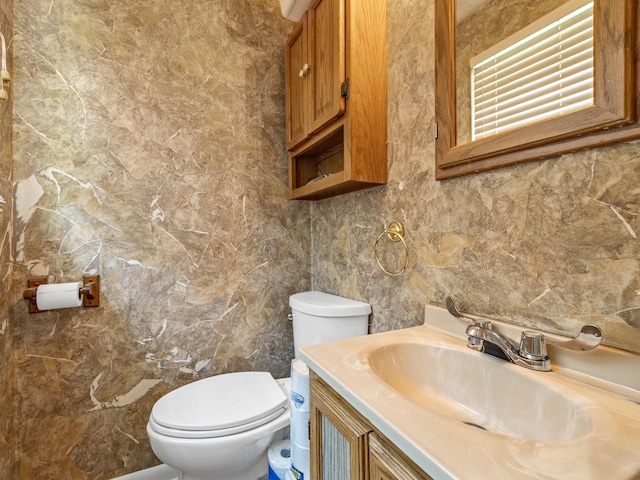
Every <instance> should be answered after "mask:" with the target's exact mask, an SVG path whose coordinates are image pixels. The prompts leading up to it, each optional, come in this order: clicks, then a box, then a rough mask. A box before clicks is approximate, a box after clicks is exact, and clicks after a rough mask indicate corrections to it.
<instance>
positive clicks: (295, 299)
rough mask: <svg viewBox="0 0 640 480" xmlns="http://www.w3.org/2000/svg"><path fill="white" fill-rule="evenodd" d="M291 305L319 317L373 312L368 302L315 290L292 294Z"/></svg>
mask: <svg viewBox="0 0 640 480" xmlns="http://www.w3.org/2000/svg"><path fill="white" fill-rule="evenodd" d="M289 306H290V307H291V308H292V309H294V310H297V311H299V312H302V313H306V314H309V315H314V316H317V317H356V316H359V315H369V314H370V313H371V305H369V304H368V303H364V302H359V301H357V300H351V299H349V298H344V297H338V296H337V295H331V294H329V293H324V292H315V291H313V292H302V293H296V294H295V295H291V296H290V297H289Z"/></svg>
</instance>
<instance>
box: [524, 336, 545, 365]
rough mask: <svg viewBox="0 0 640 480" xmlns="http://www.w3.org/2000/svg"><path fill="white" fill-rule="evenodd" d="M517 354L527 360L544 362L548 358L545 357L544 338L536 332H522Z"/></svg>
mask: <svg viewBox="0 0 640 480" xmlns="http://www.w3.org/2000/svg"><path fill="white" fill-rule="evenodd" d="M518 352H519V353H520V355H521V356H523V357H525V358H528V359H529V360H544V359H546V358H549V357H548V356H547V345H546V343H545V336H544V335H543V334H542V333H537V332H522V336H521V337H520V348H519V349H518Z"/></svg>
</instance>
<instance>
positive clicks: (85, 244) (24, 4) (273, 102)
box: [13, 0, 310, 480]
mask: <svg viewBox="0 0 640 480" xmlns="http://www.w3.org/2000/svg"><path fill="white" fill-rule="evenodd" d="M14 13H15V29H16V39H15V42H14V53H15V72H14V85H15V87H14V92H15V113H14V152H13V158H14V162H15V165H14V180H15V221H14V237H13V238H14V241H15V266H16V272H15V285H16V288H15V293H14V328H15V348H16V352H17V353H16V366H17V388H18V397H17V404H16V408H17V415H18V418H19V423H20V432H19V438H18V445H17V455H18V460H19V462H20V474H19V478H21V479H31V480H35V479H43V480H44V479H54V478H55V479H62V478H64V479H66V480H74V479H92V480H100V479H101V480H104V479H110V478H112V477H115V476H119V475H122V474H124V473H127V472H131V471H135V470H139V469H141V468H145V467H149V466H151V465H153V464H155V463H158V461H157V460H156V459H155V457H154V456H153V453H152V452H151V449H150V447H149V444H148V441H147V438H146V433H145V424H146V421H147V419H148V415H149V413H150V410H151V407H152V405H153V403H154V402H155V400H157V399H158V398H159V397H160V396H162V395H163V394H165V393H166V392H168V391H170V390H172V389H174V388H176V387H178V386H179V385H182V384H185V383H187V382H190V381H193V380H196V379H198V378H203V377H207V376H210V375H213V374H219V373H225V372H232V371H237V370H268V371H271V372H272V373H273V374H274V375H275V376H278V377H282V376H287V375H288V372H289V368H290V363H289V362H290V359H291V358H292V357H293V341H292V334H291V324H290V322H289V321H288V320H287V316H286V314H287V312H288V302H287V300H288V296H289V295H290V294H292V293H295V292H298V291H303V290H308V289H309V288H310V274H309V271H310V268H309V261H310V260H309V259H310V254H309V247H310V228H309V206H308V205H306V204H298V203H291V202H289V200H288V191H287V185H288V182H287V168H286V167H287V157H286V150H285V145H284V61H283V58H284V42H285V40H286V37H287V36H288V34H289V31H290V29H291V23H290V22H289V21H287V20H285V19H284V18H283V17H282V16H281V14H280V10H279V5H278V3H277V2H264V1H263V0H223V1H203V0H195V1H193V0H190V1H182V0H178V1H157V0H142V1H136V2H131V1H124V0H111V1H109V2H106V1H99V0H88V1H76V0H57V1H55V2H50V1H41V0H22V1H21V2H17V3H16V4H15V12H14ZM91 272H97V273H99V274H100V275H101V280H102V289H101V293H102V297H101V305H100V307H99V308H98V309H67V310H57V311H52V312H46V313H42V314H38V315H28V314H27V313H26V306H25V305H24V301H22V300H20V295H21V290H22V288H23V286H24V284H25V282H26V279H27V277H28V276H35V275H48V276H50V279H51V280H55V281H57V282H68V281H75V280H78V279H80V278H81V277H82V275H83V274H84V273H91Z"/></svg>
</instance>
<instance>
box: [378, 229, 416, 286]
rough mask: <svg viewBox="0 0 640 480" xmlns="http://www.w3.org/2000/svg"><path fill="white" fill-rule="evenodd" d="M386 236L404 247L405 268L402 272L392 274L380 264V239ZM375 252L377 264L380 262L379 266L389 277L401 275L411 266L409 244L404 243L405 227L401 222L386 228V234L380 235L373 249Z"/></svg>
mask: <svg viewBox="0 0 640 480" xmlns="http://www.w3.org/2000/svg"><path fill="white" fill-rule="evenodd" d="M384 236H386V237H387V238H388V239H389V240H391V241H392V242H395V243H397V242H402V246H403V247H404V266H403V267H402V269H401V270H399V271H397V272H390V271H389V270H387V269H386V268H384V266H383V265H382V263H380V255H379V253H378V244H379V243H380V239H382V237H384ZM373 252H374V255H375V258H376V262H378V266H379V267H380V268H381V269H382V271H383V272H384V273H386V274H387V275H391V276H392V277H395V276H398V275H401V274H403V273H404V271H405V270H406V269H407V266H408V265H409V247H407V242H405V241H404V225H402V223H400V222H391V223H390V224H389V226H388V227H387V228H385V230H384V232H382V233H381V234H380V235H378V239H377V240H376V244H375V245H374V247H373Z"/></svg>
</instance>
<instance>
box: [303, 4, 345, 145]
mask: <svg viewBox="0 0 640 480" xmlns="http://www.w3.org/2000/svg"><path fill="white" fill-rule="evenodd" d="M308 16H309V18H308V21H309V38H308V41H309V67H310V70H309V78H308V84H309V85H308V86H309V109H308V112H309V113H308V115H309V119H308V121H309V133H311V134H313V133H316V132H318V131H319V130H320V129H322V128H323V127H324V126H325V125H327V124H328V123H330V122H331V121H333V120H335V119H336V118H337V117H339V116H341V115H342V114H343V113H344V111H345V107H346V99H345V97H343V96H342V91H341V89H342V83H343V82H345V81H346V73H345V71H346V63H345V51H346V49H345V34H346V31H345V0H315V1H314V2H313V3H312V4H311V5H310V6H309V10H308Z"/></svg>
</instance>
